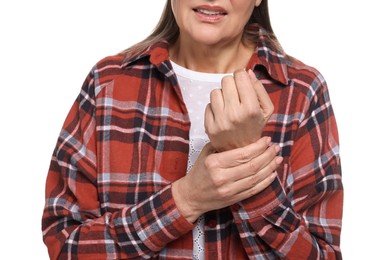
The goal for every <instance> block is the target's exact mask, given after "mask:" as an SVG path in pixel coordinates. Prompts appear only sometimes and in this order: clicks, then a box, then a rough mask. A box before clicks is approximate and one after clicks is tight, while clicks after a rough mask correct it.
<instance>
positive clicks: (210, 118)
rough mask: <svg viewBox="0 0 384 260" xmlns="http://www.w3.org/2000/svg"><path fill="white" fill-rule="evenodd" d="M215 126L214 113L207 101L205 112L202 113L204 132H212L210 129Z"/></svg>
mask: <svg viewBox="0 0 384 260" xmlns="http://www.w3.org/2000/svg"><path fill="white" fill-rule="evenodd" d="M214 127H215V114H214V113H213V111H212V106H211V104H210V103H209V104H208V105H207V106H206V107H205V113H204V128H205V133H207V134H212V129H213V128H214Z"/></svg>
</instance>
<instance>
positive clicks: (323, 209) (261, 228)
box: [232, 179, 343, 259]
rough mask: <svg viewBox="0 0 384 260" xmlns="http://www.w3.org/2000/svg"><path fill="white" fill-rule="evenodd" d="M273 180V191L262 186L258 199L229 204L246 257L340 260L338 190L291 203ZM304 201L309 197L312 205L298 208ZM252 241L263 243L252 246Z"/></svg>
mask: <svg viewBox="0 0 384 260" xmlns="http://www.w3.org/2000/svg"><path fill="white" fill-rule="evenodd" d="M276 182H278V179H276V181H275V183H274V184H273V185H272V186H273V187H274V190H273V191H271V189H266V190H265V191H264V192H265V193H264V194H262V193H261V194H259V196H260V197H262V198H260V197H259V198H258V195H256V196H255V197H253V198H251V199H248V200H246V201H244V202H243V203H241V206H240V207H239V208H236V207H232V212H233V216H234V219H235V222H236V224H237V227H238V229H239V232H240V234H241V235H240V236H241V238H242V241H243V246H244V249H245V250H246V252H247V254H248V255H249V256H250V257H255V256H265V255H271V254H272V255H273V256H278V257H280V258H286V259H324V258H326V259H340V258H341V252H340V248H339V245H340V232H341V215H342V196H343V192H342V189H335V190H333V191H328V192H326V193H324V194H323V195H319V197H317V198H314V197H312V198H311V197H310V195H309V196H308V197H301V198H297V199H295V204H296V205H292V201H290V199H289V196H286V194H285V192H284V191H283V189H282V188H281V185H280V183H276ZM276 187H278V189H276ZM258 199H260V200H259V201H258ZM305 200H307V201H306V202H308V200H312V205H311V206H310V207H303V208H301V207H302V205H303V204H306V203H305V202H303V201H305ZM267 201H268V202H267ZM264 202H266V203H264ZM310 204H311V203H310ZM306 205H308V204H306ZM255 244H257V245H265V246H264V247H263V246H258V247H255V246H254V245H255Z"/></svg>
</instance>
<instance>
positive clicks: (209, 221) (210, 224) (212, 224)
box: [207, 219, 217, 228]
mask: <svg viewBox="0 0 384 260" xmlns="http://www.w3.org/2000/svg"><path fill="white" fill-rule="evenodd" d="M216 225H217V221H216V220H215V219H210V220H208V222H207V226H208V227H210V228H214V227H216Z"/></svg>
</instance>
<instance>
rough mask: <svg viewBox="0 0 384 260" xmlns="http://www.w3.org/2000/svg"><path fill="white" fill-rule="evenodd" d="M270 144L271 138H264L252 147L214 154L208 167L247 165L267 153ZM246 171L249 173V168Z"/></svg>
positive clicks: (251, 145)
mask: <svg viewBox="0 0 384 260" xmlns="http://www.w3.org/2000/svg"><path fill="white" fill-rule="evenodd" d="M270 143H271V138H270V137H262V138H260V139H259V140H258V141H256V142H255V143H252V144H250V145H247V146H244V147H241V148H236V149H233V150H228V151H224V152H221V153H215V154H212V158H211V160H210V161H209V163H210V164H211V165H208V167H220V168H232V167H236V166H239V165H242V164H246V163H247V162H250V161H251V160H252V159H253V158H255V157H257V156H260V155H261V154H262V153H263V152H265V150H266V149H267V148H268V146H269V145H270ZM243 168H244V169H245V168H246V167H245V166H243ZM246 170H247V172H249V167H248V168H247V169H246ZM236 174H237V173H236Z"/></svg>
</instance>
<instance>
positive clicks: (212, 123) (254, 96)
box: [204, 70, 274, 152]
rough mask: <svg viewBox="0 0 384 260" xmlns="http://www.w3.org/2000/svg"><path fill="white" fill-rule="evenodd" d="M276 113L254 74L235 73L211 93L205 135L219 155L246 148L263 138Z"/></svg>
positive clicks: (224, 79)
mask: <svg viewBox="0 0 384 260" xmlns="http://www.w3.org/2000/svg"><path fill="white" fill-rule="evenodd" d="M273 110H274V107H273V104H272V101H271V99H270V98H269V96H268V93H267V92H266V90H265V89H264V87H263V85H262V84H261V82H260V81H259V80H257V79H256V76H255V74H254V73H253V71H251V70H249V71H248V73H247V72H246V71H244V70H240V71H236V72H235V73H234V76H233V77H232V76H226V77H224V78H223V80H222V89H216V90H213V91H212V92H211V103H210V104H208V105H207V108H206V110H205V121H204V125H205V131H206V133H207V135H208V137H209V139H210V141H211V143H212V146H213V147H214V148H215V149H216V151H218V152H221V151H227V150H230V149H234V148H238V147H243V146H245V145H248V144H250V143H253V142H255V141H256V140H258V139H259V138H260V137H261V134H262V131H263V128H264V126H265V124H266V123H267V121H268V119H269V118H270V116H271V115H272V113H273Z"/></svg>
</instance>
